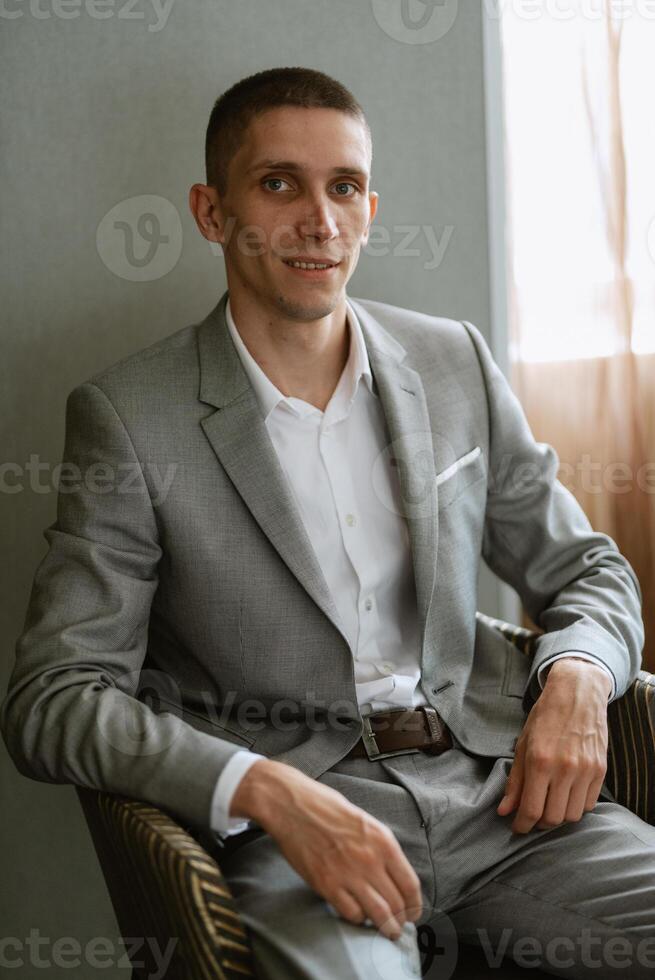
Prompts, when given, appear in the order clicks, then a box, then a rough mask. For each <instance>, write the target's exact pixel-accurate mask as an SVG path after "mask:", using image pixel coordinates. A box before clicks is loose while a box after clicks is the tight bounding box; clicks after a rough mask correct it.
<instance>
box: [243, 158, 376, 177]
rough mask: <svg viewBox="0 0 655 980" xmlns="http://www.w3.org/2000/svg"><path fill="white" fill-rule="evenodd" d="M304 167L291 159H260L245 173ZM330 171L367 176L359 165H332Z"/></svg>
mask: <svg viewBox="0 0 655 980" xmlns="http://www.w3.org/2000/svg"><path fill="white" fill-rule="evenodd" d="M305 169H306V168H305V167H303V166H301V165H300V164H299V163H294V161H293V160H262V161H260V163H255V164H253V166H252V167H248V169H247V170H246V173H247V174H252V173H257V172H258V171H259V170H292V171H295V172H302V171H303V170H305ZM330 173H333V174H349V175H350V176H352V177H368V174H367V172H366V171H365V170H360V169H359V167H333V168H332V170H331V171H330Z"/></svg>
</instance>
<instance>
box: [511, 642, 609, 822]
mask: <svg viewBox="0 0 655 980" xmlns="http://www.w3.org/2000/svg"><path fill="white" fill-rule="evenodd" d="M610 690H611V681H610V679H609V678H608V676H607V673H606V672H605V671H604V670H603V668H602V667H597V666H596V665H595V664H592V663H590V662H589V661H588V660H582V659H576V658H575V657H563V658H562V659H560V660H557V661H555V663H554V664H553V666H552V667H551V668H550V669H549V671H548V674H547V676H546V683H545V684H544V689H543V691H542V692H541V694H540V696H539V698H538V700H537V702H536V703H535V704H534V706H533V708H532V710H531V711H530V714H529V715H528V718H527V721H526V723H525V725H524V727H523V731H522V732H521V734H520V736H519V738H518V739H517V742H516V747H515V753H514V762H513V764H512V769H511V771H510V774H509V776H508V779H507V786H506V790H505V793H506V795H505V796H504V797H503V799H502V801H501V802H500V804H499V806H498V808H497V811H496V812H497V813H498V814H499V815H500V816H507V814H509V813H511V812H512V810H514V809H515V807H518V810H517V814H516V817H515V818H514V822H513V823H512V831H513V832H514V833H518V834H527V833H529V831H531V830H532V829H533V827H535V825H536V827H537V829H538V830H547V829H549V828H552V827H557V826H558V825H559V824H561V823H565V822H567V821H572V822H576V821H578V820H580V818H581V817H582V816H583V814H584V813H585V812H586V811H589V810H593V808H594V807H595V805H596V803H597V802H598V794H599V793H600V790H601V787H602V785H603V781H604V779H605V774H606V772H607V740H608V734H607V699H608V697H609V694H610Z"/></svg>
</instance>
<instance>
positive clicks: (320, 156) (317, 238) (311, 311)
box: [217, 106, 377, 321]
mask: <svg viewBox="0 0 655 980" xmlns="http://www.w3.org/2000/svg"><path fill="white" fill-rule="evenodd" d="M369 172H370V159H369V150H368V144H367V141H366V135H365V130H364V127H363V126H362V125H361V123H360V122H358V120H357V119H355V118H353V117H351V116H350V115H348V114H347V113H345V112H340V111H338V110H336V109H323V108H321V109H304V108H298V107H295V106H284V107H280V108H277V109H272V110H270V111H268V112H266V113H264V114H263V115H261V116H259V117H257V118H256V119H254V120H253V122H252V123H251V125H250V127H249V128H248V131H247V133H246V137H245V141H244V144H243V145H242V146H241V148H240V149H239V151H238V153H237V154H236V155H235V156H234V157H233V159H232V160H231V162H230V168H229V174H228V186H227V192H226V195H225V197H224V198H222V199H220V198H217V201H218V204H217V212H218V215H217V216H220V223H221V237H220V238H219V240H220V241H221V242H222V244H223V250H224V254H225V261H226V268H227V273H228V285H229V288H230V289H231V290H232V289H238V290H246V291H247V292H248V294H249V296H250V297H251V298H252V299H256V300H257V301H258V302H259V303H260V304H261V305H262V307H263V308H266V309H270V310H275V311H276V312H277V313H282V314H283V315H284V316H287V317H289V318H290V319H295V320H304V321H309V320H315V319H319V318H321V317H325V316H327V315H329V314H330V313H332V312H333V311H334V309H335V308H336V306H337V304H338V303H339V302H341V301H342V300H343V299H344V298H345V287H346V283H347V282H348V280H349V279H350V277H351V275H352V274H353V272H354V270H355V267H356V265H357V262H358V259H359V253H360V249H361V247H362V245H365V244H366V242H367V241H368V231H369V227H370V224H371V221H372V220H373V217H374V215H375V211H376V209H377V194H376V193H374V192H369V189H368V181H369ZM299 259H308V260H313V261H314V262H318V263H329V264H330V265H331V268H329V269H327V270H324V271H320V270H314V271H311V270H310V271H308V270H302V269H296V268H292V267H291V266H290V265H289V264H288V263H289V262H290V261H293V260H299Z"/></svg>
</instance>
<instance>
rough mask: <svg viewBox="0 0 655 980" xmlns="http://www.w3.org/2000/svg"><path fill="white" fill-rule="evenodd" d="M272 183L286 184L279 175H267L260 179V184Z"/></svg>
mask: <svg viewBox="0 0 655 980" xmlns="http://www.w3.org/2000/svg"><path fill="white" fill-rule="evenodd" d="M272 183H277V184H286V180H282V178H281V177H267V178H266V179H265V180H263V181H262V186H263V185H264V184H272Z"/></svg>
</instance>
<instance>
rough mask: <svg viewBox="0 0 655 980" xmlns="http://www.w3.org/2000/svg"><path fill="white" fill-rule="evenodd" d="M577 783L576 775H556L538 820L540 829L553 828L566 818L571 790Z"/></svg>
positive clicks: (550, 784) (549, 787)
mask: <svg viewBox="0 0 655 980" xmlns="http://www.w3.org/2000/svg"><path fill="white" fill-rule="evenodd" d="M574 784H575V779H574V776H573V775H571V776H569V777H564V776H561V777H559V778H558V777H557V775H555V776H554V777H553V778H552V779H551V782H550V783H549V785H548V793H547V794H546V801H545V803H544V809H543V813H542V814H541V816H540V817H539V820H538V822H537V829H538V830H552V829H553V827H559V825H560V824H561V823H564V821H565V820H566V812H567V810H568V808H569V806H570V802H571V792H572V789H573V787H574Z"/></svg>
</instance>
